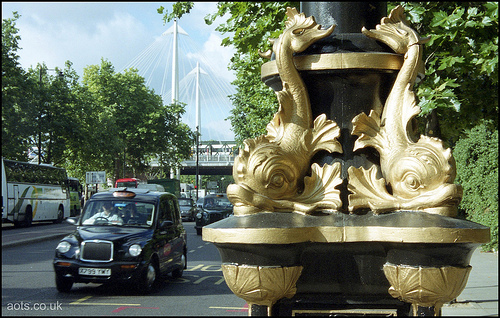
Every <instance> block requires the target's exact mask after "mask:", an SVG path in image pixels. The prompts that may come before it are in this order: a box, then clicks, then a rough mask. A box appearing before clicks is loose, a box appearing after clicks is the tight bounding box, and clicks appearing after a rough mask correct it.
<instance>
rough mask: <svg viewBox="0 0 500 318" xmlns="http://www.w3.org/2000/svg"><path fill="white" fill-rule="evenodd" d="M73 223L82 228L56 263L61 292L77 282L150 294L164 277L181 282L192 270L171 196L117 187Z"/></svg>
mask: <svg viewBox="0 0 500 318" xmlns="http://www.w3.org/2000/svg"><path fill="white" fill-rule="evenodd" d="M68 222H69V223H72V224H75V225H77V228H76V230H75V231H74V233H72V234H70V235H68V236H66V237H65V238H63V239H62V240H61V241H60V242H59V244H58V245H57V248H56V252H55V257H54V261H53V265H54V271H55V276H56V277H55V278H56V287H57V290H58V291H60V292H69V291H70V290H71V288H72V286H73V284H74V283H91V282H92V283H120V282H129V283H131V284H133V285H134V286H135V287H136V288H137V290H138V291H139V292H140V293H144V294H147V293H149V292H151V291H152V290H153V289H154V288H155V287H157V282H158V279H159V278H160V276H161V275H164V274H167V273H172V276H173V277H174V278H179V277H181V276H182V274H183V271H184V269H185V268H186V266H187V264H186V259H187V258H186V255H187V247H186V231H185V229H184V227H183V225H182V221H181V216H180V209H179V203H178V201H177V198H176V197H175V196H174V195H173V194H171V193H168V192H156V191H150V190H148V189H138V188H113V189H110V191H108V192H100V193H96V194H94V195H93V196H92V197H91V198H90V199H89V201H88V202H87V203H86V205H85V208H84V210H83V213H82V214H81V215H80V217H79V218H76V217H75V218H68Z"/></svg>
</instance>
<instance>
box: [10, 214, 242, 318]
mask: <svg viewBox="0 0 500 318" xmlns="http://www.w3.org/2000/svg"><path fill="white" fill-rule="evenodd" d="M184 225H185V228H186V231H187V236H188V239H187V241H188V268H187V269H186V270H185V271H184V275H183V277H182V278H180V279H177V280H174V279H173V278H171V277H170V276H169V277H167V278H165V279H164V280H163V282H162V284H161V286H160V288H159V289H158V290H157V291H155V292H154V293H152V294H150V295H146V296H142V295H137V294H136V293H134V292H133V291H130V290H124V289H123V287H120V288H112V287H106V286H104V285H99V284H75V285H73V288H72V290H71V292H70V293H59V292H58V291H57V290H56V288H55V282H54V270H53V267H52V259H53V257H54V251H55V247H56V246H57V243H58V242H59V239H58V238H56V239H54V238H52V239H46V240H39V241H37V242H33V243H29V244H12V245H11V246H9V247H5V246H3V248H2V315H3V316H14V315H15V316H19V315H24V316H32V315H33V316H34V315H36V316H49V315H50V316H74V315H78V316H97V315H117V316H120V315H121V316H153V315H155V316H156V315H160V316H247V315H248V310H247V306H246V303H245V301H244V300H242V299H240V298H238V297H237V296H235V295H234V294H233V293H232V292H231V290H230V289H229V288H228V287H227V285H226V283H225V281H224V278H223V276H222V271H221V268H220V264H221V260H220V256H219V252H218V251H217V249H216V248H215V246H213V245H212V244H211V243H207V242H204V241H202V239H201V236H199V235H196V231H195V229H194V222H184ZM61 228H66V229H69V230H71V228H68V227H66V226H64V225H62V224H34V226H33V227H32V228H30V229H10V228H2V245H3V243H4V237H5V240H7V239H9V240H12V239H13V237H16V236H20V235H26V231H28V233H31V234H28V235H33V234H32V233H35V232H36V233H38V234H40V232H41V231H47V232H48V231H51V229H56V230H59V231H60V229H61Z"/></svg>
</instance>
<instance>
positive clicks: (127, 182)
mask: <svg viewBox="0 0 500 318" xmlns="http://www.w3.org/2000/svg"><path fill="white" fill-rule="evenodd" d="M139 182H140V180H139V179H137V178H123V179H118V180H116V182H115V188H121V187H126V188H137V185H138V184H139Z"/></svg>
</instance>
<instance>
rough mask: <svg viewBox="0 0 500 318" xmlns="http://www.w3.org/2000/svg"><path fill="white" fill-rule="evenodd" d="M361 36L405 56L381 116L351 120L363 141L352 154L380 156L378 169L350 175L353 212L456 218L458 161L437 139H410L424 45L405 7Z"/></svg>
mask: <svg viewBox="0 0 500 318" xmlns="http://www.w3.org/2000/svg"><path fill="white" fill-rule="evenodd" d="M362 32H363V34H365V35H366V36H368V37H370V38H374V39H376V40H379V41H381V42H383V43H385V44H387V45H388V46H390V47H391V48H392V49H393V50H394V51H395V52H396V53H399V54H404V62H403V65H402V67H401V69H400V71H399V73H398V75H397V77H396V80H395V83H394V85H393V87H392V89H391V92H390V94H389V96H388V98H387V100H386V102H385V105H384V109H383V111H382V114H378V113H377V112H376V111H375V110H372V111H371V112H370V114H369V115H368V116H367V115H366V114H365V113H361V114H359V115H357V116H356V117H354V118H353V120H352V123H353V128H352V134H354V135H357V136H359V137H358V139H357V140H356V142H355V144H354V151H356V150H357V149H361V148H365V147H373V148H375V149H376V150H377V151H378V153H379V154H380V172H381V174H382V177H383V178H381V179H377V180H376V179H375V178H376V176H377V175H379V173H378V172H379V171H378V166H373V167H372V168H371V169H370V170H369V171H366V170H365V169H364V168H363V167H361V168H355V167H350V168H349V169H348V174H349V184H348V189H349V191H351V192H352V194H350V195H349V211H351V212H352V211H355V210H356V209H359V208H370V209H372V210H374V212H375V213H383V212H388V211H394V210H398V209H408V210H417V211H425V212H429V213H437V214H441V215H446V216H456V212H457V206H458V203H459V202H460V200H461V198H462V188H461V187H460V186H459V185H456V184H453V180H454V179H455V161H454V159H453V156H452V154H451V150H450V149H445V148H444V146H443V142H442V141H441V140H439V139H437V138H432V137H428V136H420V138H419V139H418V140H417V141H416V142H415V141H414V140H416V139H417V138H416V137H415V136H412V131H411V130H410V129H409V127H410V126H411V124H410V121H411V120H412V119H413V118H414V117H415V116H416V115H418V114H419V112H420V108H419V107H418V105H417V103H416V98H415V93H414V91H413V85H414V84H415V80H416V79H417V76H423V73H424V71H425V70H424V64H423V61H422V44H424V43H426V42H427V41H428V40H429V39H428V38H420V37H419V35H418V34H417V33H416V32H415V31H414V30H413V29H412V28H410V27H409V24H408V21H407V20H406V18H405V16H404V11H403V7H401V6H398V7H396V8H394V9H393V10H392V11H391V13H390V14H389V17H386V18H383V19H382V21H381V24H380V25H377V26H376V29H375V30H367V29H365V28H363V30H362Z"/></svg>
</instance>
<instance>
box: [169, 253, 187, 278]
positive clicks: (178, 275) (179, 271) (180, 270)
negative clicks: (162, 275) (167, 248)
mask: <svg viewBox="0 0 500 318" xmlns="http://www.w3.org/2000/svg"><path fill="white" fill-rule="evenodd" d="M185 267H186V253H185V252H184V254H182V258H181V267H179V268H177V269H174V271H173V272H172V277H173V278H175V279H177V278H181V277H182V274H183V273H184V268H185Z"/></svg>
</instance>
